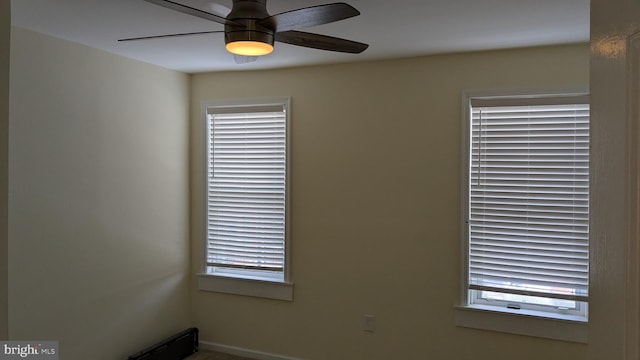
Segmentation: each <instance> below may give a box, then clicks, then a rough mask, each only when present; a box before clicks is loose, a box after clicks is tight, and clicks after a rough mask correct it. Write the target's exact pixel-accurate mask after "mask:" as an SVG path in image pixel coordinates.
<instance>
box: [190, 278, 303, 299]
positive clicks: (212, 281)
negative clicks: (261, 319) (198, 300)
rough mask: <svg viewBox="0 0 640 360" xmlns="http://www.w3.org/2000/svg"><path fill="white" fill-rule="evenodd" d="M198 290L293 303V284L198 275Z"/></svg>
mask: <svg viewBox="0 0 640 360" xmlns="http://www.w3.org/2000/svg"><path fill="white" fill-rule="evenodd" d="M198 288H199V289H200V290H201V291H213V292H220V293H226V294H235V295H245V296H254V297H261V298H267V299H275V300H285V301H293V283H288V282H280V281H268V280H256V279H246V278H237V277H228V276H219V275H210V274H198Z"/></svg>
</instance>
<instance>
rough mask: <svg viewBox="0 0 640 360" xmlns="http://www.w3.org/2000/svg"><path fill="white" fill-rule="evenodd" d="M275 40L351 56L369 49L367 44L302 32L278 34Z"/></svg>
mask: <svg viewBox="0 0 640 360" xmlns="http://www.w3.org/2000/svg"><path fill="white" fill-rule="evenodd" d="M275 40H276V41H279V42H283V43H286V44H291V45H297V46H304V47H308V48H314V49H320V50H329V51H337V52H344V53H350V54H359V53H361V52H363V51H365V50H366V49H367V48H368V47H369V45H367V44H363V43H359V42H356V41H351V40H346V39H340V38H336V37H332V36H326V35H320V34H312V33H307V32H302V31H283V32H277V33H276V38H275Z"/></svg>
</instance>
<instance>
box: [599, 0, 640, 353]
mask: <svg viewBox="0 0 640 360" xmlns="http://www.w3.org/2000/svg"><path fill="white" fill-rule="evenodd" d="M639 13H640V2H638V1H627V0H592V1H591V49H592V51H591V75H590V79H591V106H592V113H593V116H592V118H591V123H592V133H593V136H592V141H591V151H592V153H593V154H594V155H595V156H593V157H592V159H593V160H592V167H591V179H592V181H591V183H592V184H593V185H592V196H591V199H592V200H591V201H592V204H596V205H597V206H592V211H591V243H592V244H593V245H592V257H591V273H590V281H591V284H592V286H591V294H590V299H591V304H592V305H591V309H592V311H591V314H590V315H591V317H590V324H589V332H590V339H591V342H590V344H589V359H592V360H600V359H624V360H638V359H639V358H640V350H639V349H640V319H639V312H640V292H639V290H640V272H639V265H640V190H638V189H640V171H639V170H640V165H639V159H640V150H639V149H640V146H639V145H640V132H639V130H638V129H639V128H640V85H639V84H640V75H639V72H638V70H640V65H639V64H640V50H638V45H640V41H638V40H636V42H635V44H634V46H628V44H629V43H628V41H630V40H631V39H630V38H629V37H630V36H632V35H633V34H637V33H638V32H640V21H639V18H638V14H639ZM632 54H635V57H632V56H631V55H632ZM632 68H635V71H636V74H635V76H632V75H633V72H632V71H630V70H631V69H632Z"/></svg>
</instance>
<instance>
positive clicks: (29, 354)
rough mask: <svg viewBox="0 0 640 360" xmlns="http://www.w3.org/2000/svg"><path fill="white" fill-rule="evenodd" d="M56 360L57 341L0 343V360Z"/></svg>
mask: <svg viewBox="0 0 640 360" xmlns="http://www.w3.org/2000/svg"><path fill="white" fill-rule="evenodd" d="M14 359H29V360H37V359H40V360H42V359H46V360H58V342H57V341H0V360H14Z"/></svg>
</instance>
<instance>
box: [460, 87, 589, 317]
mask: <svg viewBox="0 0 640 360" xmlns="http://www.w3.org/2000/svg"><path fill="white" fill-rule="evenodd" d="M588 101H589V99H588V96H586V95H573V94H572V95H553V96H549V95H542V94H537V95H528V96H481V95H478V96H473V95H470V96H468V98H467V99H466V107H468V108H467V112H468V114H467V118H466V119H465V126H466V130H465V132H466V134H465V137H466V147H465V150H464V151H465V158H466V161H465V164H466V166H465V170H466V171H465V173H466V174H465V183H466V185H465V186H464V189H463V192H464V196H463V201H464V206H463V211H464V214H463V217H464V237H465V238H464V245H465V246H464V247H465V249H466V261H465V262H466V269H465V274H466V279H465V283H466V284H465V290H464V291H465V299H464V303H465V306H468V307H477V308H479V309H480V308H481V309H485V310H487V309H488V310H491V311H497V312H504V313H511V314H519V313H520V314H527V315H529V316H531V315H535V316H539V317H549V318H556V319H563V320H575V321H586V318H587V304H588V285H589V103H588Z"/></svg>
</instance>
